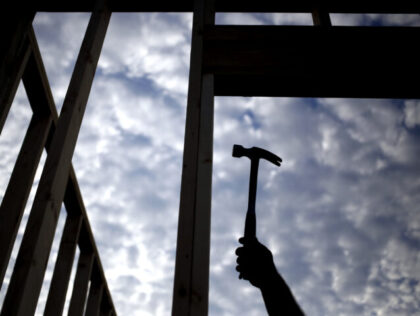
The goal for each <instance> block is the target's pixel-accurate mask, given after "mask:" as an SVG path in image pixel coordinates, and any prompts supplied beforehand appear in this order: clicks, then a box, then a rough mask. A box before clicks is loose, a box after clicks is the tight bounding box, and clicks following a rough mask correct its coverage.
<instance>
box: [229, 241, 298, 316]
mask: <svg viewBox="0 0 420 316" xmlns="http://www.w3.org/2000/svg"><path fill="white" fill-rule="evenodd" d="M239 242H240V243H241V244H243V247H239V248H237V249H236V252H235V253H236V254H237V256H238V258H237V260H236V262H237V263H238V265H237V266H236V270H237V271H238V272H239V278H240V279H244V280H248V281H249V282H250V283H251V284H252V285H254V286H255V287H258V288H259V289H260V290H261V294H262V296H263V299H264V303H265V307H266V309H267V312H268V314H269V315H270V316H274V315H275V316H280V315H288V316H289V315H290V316H301V315H304V314H303V312H302V310H301V309H300V307H299V305H298V304H297V302H296V300H295V298H294V297H293V294H292V292H291V291H290V289H289V287H288V286H287V284H286V282H285V281H284V280H283V278H282V277H281V275H280V274H279V273H278V272H277V269H276V267H275V265H274V261H273V255H272V254H271V251H270V250H268V248H267V247H265V246H264V245H262V244H261V243H260V242H259V241H258V240H257V239H256V238H253V239H250V240H246V239H245V238H240V239H239Z"/></svg>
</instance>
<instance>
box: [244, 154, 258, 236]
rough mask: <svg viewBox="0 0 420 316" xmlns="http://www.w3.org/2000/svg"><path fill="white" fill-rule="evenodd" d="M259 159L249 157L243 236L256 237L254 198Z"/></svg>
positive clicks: (255, 195)
mask: <svg viewBox="0 0 420 316" xmlns="http://www.w3.org/2000/svg"><path fill="white" fill-rule="evenodd" d="M258 164H259V159H258V158H257V159H251V175H250V177H249V195H248V211H247V212H246V218H245V235H244V236H245V238H255V237H256V230H257V228H256V226H257V220H256V216H255V200H256V197H257V178H258Z"/></svg>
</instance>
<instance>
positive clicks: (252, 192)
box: [232, 145, 282, 239]
mask: <svg viewBox="0 0 420 316" xmlns="http://www.w3.org/2000/svg"><path fill="white" fill-rule="evenodd" d="M232 156H233V157H236V158H240V157H243V156H245V157H248V158H249V159H251V175H250V177H249V196H248V211H247V212H246V219H245V234H244V237H245V239H251V238H256V218H255V199H256V195H257V176H258V164H259V162H260V159H266V160H268V161H270V162H272V163H273V164H275V165H276V166H279V167H280V163H281V161H282V160H281V158H280V157H278V156H276V155H274V154H273V153H271V152H269V151H267V150H265V149H262V148H258V147H251V148H244V147H243V146H241V145H233V150H232Z"/></svg>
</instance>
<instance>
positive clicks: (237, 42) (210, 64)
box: [0, 0, 420, 316]
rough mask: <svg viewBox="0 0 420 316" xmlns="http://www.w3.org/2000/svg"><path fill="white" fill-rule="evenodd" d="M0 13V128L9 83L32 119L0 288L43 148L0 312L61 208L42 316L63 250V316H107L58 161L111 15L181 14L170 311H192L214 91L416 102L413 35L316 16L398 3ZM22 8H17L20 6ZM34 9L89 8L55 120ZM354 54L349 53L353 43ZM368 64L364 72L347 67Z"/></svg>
mask: <svg viewBox="0 0 420 316" xmlns="http://www.w3.org/2000/svg"><path fill="white" fill-rule="evenodd" d="M20 4H21V5H22V7H25V8H26V10H25V11H19V10H16V8H9V7H7V6H6V5H4V4H3V5H1V9H2V11H1V13H0V26H1V28H0V29H1V35H2V39H3V42H2V43H4V45H2V46H0V57H1V60H0V65H1V71H0V132H1V130H2V127H3V125H4V122H5V120H6V116H7V113H8V112H9V109H10V106H11V104H12V101H13V98H14V95H15V93H16V89H17V86H18V84H19V82H20V80H21V78H22V79H23V82H24V85H25V89H26V92H27V95H28V98H29V101H30V104H31V107H32V110H33V117H32V119H31V123H30V125H29V128H28V130H27V133H26V136H25V140H24V142H23V145H22V148H21V151H20V153H19V156H18V159H17V162H16V164H15V167H14V170H13V173H12V176H11V179H10V182H9V185H8V188H7V190H6V193H5V196H4V198H3V201H2V204H1V206H0V224H1V229H0V268H1V270H0V281H1V283H2V282H3V278H4V274H5V271H6V268H7V264H8V262H9V260H10V253H11V250H12V248H13V244H14V242H15V238H16V234H17V229H18V227H19V224H20V220H21V217H22V214H23V210H24V208H25V205H26V202H27V199H28V195H29V191H30V189H31V186H32V183H33V179H34V174H35V171H36V168H37V166H38V164H39V160H40V156H41V154H42V151H43V149H44V148H45V149H46V150H47V152H48V156H47V160H46V163H45V166H44V170H43V174H42V177H41V181H40V183H39V186H38V191H37V194H36V197H35V201H34V204H33V207H32V211H31V214H30V218H29V221H28V225H27V229H26V231H25V235H24V238H23V241H22V247H21V250H20V251H19V255H18V258H17V263H16V267H15V269H14V272H13V276H12V279H11V281H10V285H9V288H8V292H7V295H6V299H5V302H4V304H3V309H2V312H1V315H30V314H33V312H34V310H35V307H36V304H37V300H38V296H39V291H40V287H41V285H42V281H43V278H44V273H45V269H46V264H47V261H48V257H49V254H50V248H51V244H52V240H53V237H54V232H55V228H56V224H57V218H58V212H59V210H60V208H61V205H62V203H63V202H64V205H65V207H66V211H67V219H66V224H65V228H64V233H63V236H62V240H61V244H60V249H59V252H58V259H57V262H56V265H55V270H54V275H53V279H52V282H51V288H50V292H49V295H48V300H47V304H46V310H45V315H58V314H61V313H62V310H63V306H64V300H65V297H66V293H67V288H68V283H69V279H70V274H71V270H72V263H73V261H74V257H75V253H76V250H77V247H79V250H80V256H79V261H78V265H77V271H76V277H75V282H74V287H73V293H72V297H71V301H70V308H69V315H82V313H83V311H84V308H85V305H86V304H87V307H86V308H87V312H88V313H89V315H99V314H101V315H116V311H115V308H114V306H113V303H112V299H111V295H110V292H109V289H108V287H107V284H106V281H105V275H104V273H103V269H102V266H101V261H100V259H99V254H98V251H97V249H96V245H95V242H94V238H93V234H92V231H91V228H90V225H89V221H88V218H87V214H86V210H85V208H84V205H83V200H82V196H81V193H80V191H79V187H78V183H77V179H76V176H75V173H74V170H73V167H72V165H71V157H72V155H73V151H74V147H75V144H76V141H77V135H78V131H79V128H80V125H81V122H82V118H83V114H84V110H85V107H86V103H87V98H88V96H89V92H90V87H91V85H92V80H93V76H94V73H95V69H96V64H97V61H98V58H99V55H100V51H101V47H102V43H103V40H104V37H105V33H106V29H107V25H108V22H109V19H110V15H111V12H113V11H116V12H118V11H125V12H153V11H160V12H193V14H194V16H193V30H192V46H191V62H190V65H191V66H190V76H189V92H188V103H187V118H186V129H185V143H184V158H183V171H182V183H181V199H180V211H179V224H178V225H179V226H178V239H177V253H176V268H175V281H174V292H173V305H172V314H173V315H182V316H184V315H206V314H207V310H208V286H209V283H208V281H209V280H208V278H209V254H210V220H211V177H212V150H213V148H212V147H213V112H214V109H213V102H214V96H215V95H220V96H295V97H352V98H355V97H363V98H365V97H372V98H373V97H375V98H378V97H380V98H419V97H420V89H419V88H418V85H417V82H416V81H414V80H413V78H412V76H411V75H410V74H411V73H412V72H418V71H419V70H420V69H419V68H420V66H419V64H418V62H417V58H418V57H417V56H418V55H419V53H420V48H419V45H418V44H417V39H418V37H419V35H420V28H403V27H399V28H393V27H387V28H379V27H378V28H370V27H369V28H367V27H334V26H332V25H331V19H330V16H329V14H330V13H404V14H406V13H410V14H414V13H420V3H418V2H415V1H409V0H402V1H398V2H393V3H387V2H383V3H380V4H376V3H372V4H367V3H366V2H365V1H361V0H360V1H359V0H356V1H333V0H328V1H327V0H325V1H315V2H314V1H309V0H299V1H292V2H290V1H289V2H285V1H270V0H260V1H251V0H232V1H215V0H180V1H172V0H160V1H129V0H108V1H106V4H105V0H74V1H69V0H65V1H52V0H37V1H30V2H26V1H24V0H22V1H21V3H20ZM25 5H26V6H25ZM36 11H63V12H75V11H87V12H93V14H92V17H91V20H90V22H89V26H88V29H87V31H86V35H85V39H84V42H83V44H82V48H81V51H80V53H79V57H78V60H77V63H76V66H75V71H74V73H73V76H72V80H71V83H70V86H69V89H68V92H67V95H66V98H65V102H64V105H63V110H62V114H61V115H60V117H59V118H58V115H57V112H56V109H55V105H54V101H53V98H52V95H51V91H50V86H49V83H48V80H47V76H46V74H45V70H44V66H43V64H42V59H41V55H40V53H39V48H38V46H37V43H36V39H35V35H34V33H33V30H32V28H31V23H32V20H33V17H34V14H35V12H36ZM215 12H307V13H311V14H312V17H313V21H314V25H315V27H313V26H310V27H303V26H270V27H267V26H216V25H214V21H215ZM360 47H363V51H362V50H361V49H360ZM366 69H371V74H372V75H371V76H366V77H361V76H360V73H361V72H362V71H365V70H366Z"/></svg>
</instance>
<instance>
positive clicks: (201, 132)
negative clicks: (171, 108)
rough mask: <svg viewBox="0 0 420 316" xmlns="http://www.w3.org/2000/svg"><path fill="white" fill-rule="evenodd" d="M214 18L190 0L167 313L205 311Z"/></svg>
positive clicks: (204, 4) (206, 6) (209, 4)
mask: <svg viewBox="0 0 420 316" xmlns="http://www.w3.org/2000/svg"><path fill="white" fill-rule="evenodd" d="M214 19H215V12H214V9H213V0H209V1H202V0H197V1H195V8H194V16H193V29H192V42H191V67H190V77H189V82H190V85H189V88H188V102H187V118H186V127H185V140H184V159H183V168H182V182H181V200H180V208H179V221H178V237H177V251H176V263H175V281H174V292H173V305H172V315H206V314H207V310H208V286H209V283H208V279H209V261H210V217H211V215H210V209H211V207H210V205H211V176H212V157H213V100H214V97H213V96H214V94H213V75H212V74H208V75H205V74H203V71H202V63H203V36H202V34H203V28H205V26H206V25H212V24H214Z"/></svg>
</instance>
